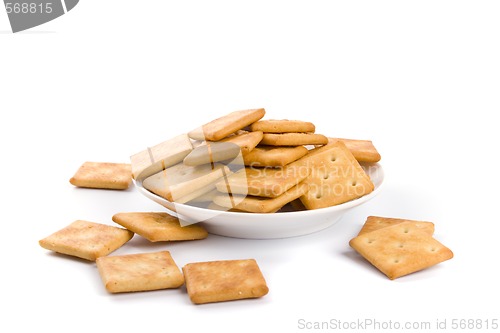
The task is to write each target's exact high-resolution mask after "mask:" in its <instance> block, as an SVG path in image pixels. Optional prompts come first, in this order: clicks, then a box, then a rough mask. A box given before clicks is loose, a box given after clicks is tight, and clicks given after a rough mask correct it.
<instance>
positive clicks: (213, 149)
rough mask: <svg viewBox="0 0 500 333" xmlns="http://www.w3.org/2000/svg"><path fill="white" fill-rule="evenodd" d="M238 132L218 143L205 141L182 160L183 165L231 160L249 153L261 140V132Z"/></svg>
mask: <svg viewBox="0 0 500 333" xmlns="http://www.w3.org/2000/svg"><path fill="white" fill-rule="evenodd" d="M240 132H241V133H238V134H236V135H232V136H229V137H227V138H225V139H222V140H220V141H207V142H206V143H205V144H203V145H200V146H198V147H196V148H195V149H194V150H193V151H192V152H190V153H189V155H187V156H186V157H185V158H184V164H186V165H191V166H196V165H201V164H207V163H214V162H220V161H227V160H232V159H234V158H235V157H237V156H238V155H240V154H242V153H247V152H250V151H251V150H252V149H254V148H255V146H257V145H258V144H259V142H260V141H261V140H262V135H263V134H262V132H244V131H240Z"/></svg>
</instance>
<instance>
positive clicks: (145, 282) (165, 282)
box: [96, 251, 184, 293]
mask: <svg viewBox="0 0 500 333" xmlns="http://www.w3.org/2000/svg"><path fill="white" fill-rule="evenodd" d="M96 264H97V268H98V270H99V274H100V275H101V279H102V282H103V283H104V286H105V287H106V290H107V291H109V292H110V293H124V292H135V291H149V290H159V289H170V288H179V287H180V286H182V285H183V284H184V276H183V275H182V273H181V270H180V269H179V267H178V266H177V264H176V263H175V261H174V260H173V259H172V256H171V255H170V252H168V251H161V252H150V253H137V254H127V255H121V256H110V257H101V258H98V259H97V260H96Z"/></svg>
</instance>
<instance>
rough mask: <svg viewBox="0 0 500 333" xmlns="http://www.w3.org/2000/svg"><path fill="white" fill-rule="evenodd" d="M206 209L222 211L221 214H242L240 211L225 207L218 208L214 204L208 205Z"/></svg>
mask: <svg viewBox="0 0 500 333" xmlns="http://www.w3.org/2000/svg"><path fill="white" fill-rule="evenodd" d="M207 209H211V210H220V211H223V212H243V211H242V210H239V209H234V208H227V207H222V206H219V205H218V204H216V203H215V202H211V203H209V204H208V206H207Z"/></svg>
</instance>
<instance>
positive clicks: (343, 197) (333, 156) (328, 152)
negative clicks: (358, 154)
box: [293, 141, 375, 209]
mask: <svg viewBox="0 0 500 333" xmlns="http://www.w3.org/2000/svg"><path fill="white" fill-rule="evenodd" d="M322 148H325V149H322ZM322 148H320V150H318V151H315V152H313V153H310V154H308V155H306V156H304V157H303V158H301V159H300V160H298V161H296V162H294V163H293V164H299V165H301V166H302V167H303V168H308V169H310V170H311V171H310V174H309V176H308V177H307V178H306V179H305V180H304V183H306V184H307V185H308V186H309V190H308V191H307V193H306V194H305V195H303V196H302V197H301V198H300V200H301V201H302V203H303V204H304V206H306V208H307V209H318V208H324V207H330V206H335V205H339V204H342V203H344V202H347V201H351V200H354V199H357V198H360V197H362V196H364V195H366V194H368V193H370V192H372V191H373V190H374V188H375V187H374V185H373V183H372V181H371V180H370V177H368V175H367V174H366V173H365V171H364V170H363V168H362V167H361V165H359V163H358V161H357V160H356V159H355V158H354V156H353V155H352V153H351V152H350V151H349V149H347V147H346V146H345V144H344V143H343V142H342V141H337V142H334V143H332V144H330V145H329V146H328V147H322Z"/></svg>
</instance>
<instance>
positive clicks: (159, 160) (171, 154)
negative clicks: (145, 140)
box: [130, 134, 193, 180]
mask: <svg viewBox="0 0 500 333" xmlns="http://www.w3.org/2000/svg"><path fill="white" fill-rule="evenodd" d="M191 150H193V145H192V143H191V140H189V137H188V136H187V134H181V135H178V136H176V137H174V138H172V139H170V140H167V141H164V142H162V143H159V144H157V145H155V146H153V147H150V148H148V149H146V150H144V151H141V152H139V153H137V154H135V155H132V156H130V161H131V163H132V174H133V177H134V179H139V178H140V179H141V180H142V179H144V178H146V177H149V176H151V175H153V174H155V173H157V172H159V171H161V170H163V169H165V168H168V167H170V166H172V165H174V164H177V163H179V162H181V161H182V160H183V159H184V157H186V155H187V154H189V152H190V151H191Z"/></svg>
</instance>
